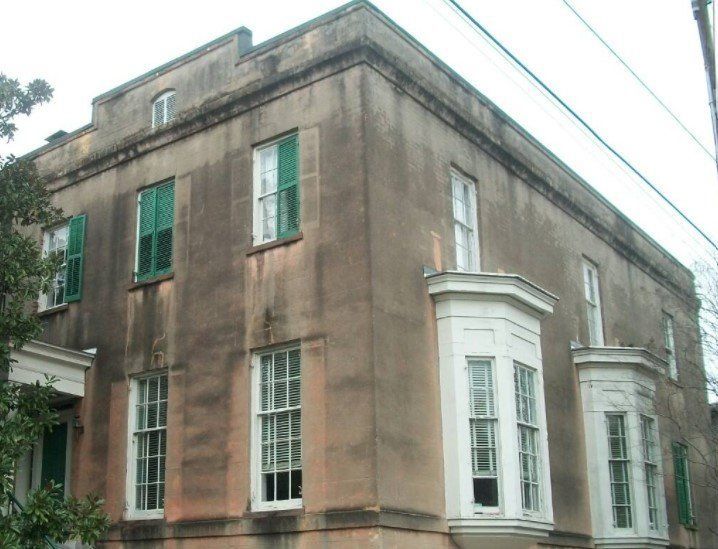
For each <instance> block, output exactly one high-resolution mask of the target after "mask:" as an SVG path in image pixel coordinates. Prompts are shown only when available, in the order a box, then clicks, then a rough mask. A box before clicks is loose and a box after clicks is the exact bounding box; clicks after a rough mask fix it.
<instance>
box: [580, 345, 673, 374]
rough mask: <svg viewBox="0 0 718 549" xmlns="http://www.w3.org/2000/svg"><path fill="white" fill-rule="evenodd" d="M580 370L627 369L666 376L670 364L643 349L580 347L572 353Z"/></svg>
mask: <svg viewBox="0 0 718 549" xmlns="http://www.w3.org/2000/svg"><path fill="white" fill-rule="evenodd" d="M571 354H572V356H573V363H574V364H575V365H576V366H577V367H578V368H595V367H598V368H617V367H618V368H621V367H623V368H627V369H634V370H639V371H642V372H644V373H649V374H651V375H653V376H664V375H666V368H667V366H668V364H667V363H666V361H665V360H663V359H661V358H659V357H657V356H656V355H654V354H653V353H651V352H650V351H648V350H646V349H644V348H642V347H579V348H578V349H573V350H572V351H571Z"/></svg>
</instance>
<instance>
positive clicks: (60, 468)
mask: <svg viewBox="0 0 718 549" xmlns="http://www.w3.org/2000/svg"><path fill="white" fill-rule="evenodd" d="M66 456H67V423H60V424H59V425H55V427H53V429H52V431H50V432H48V433H45V436H44V437H43V438H42V472H41V473H40V484H41V486H46V485H47V483H48V482H50V481H51V480H54V481H55V484H62V485H63V487H64V486H65V466H66V463H65V460H66Z"/></svg>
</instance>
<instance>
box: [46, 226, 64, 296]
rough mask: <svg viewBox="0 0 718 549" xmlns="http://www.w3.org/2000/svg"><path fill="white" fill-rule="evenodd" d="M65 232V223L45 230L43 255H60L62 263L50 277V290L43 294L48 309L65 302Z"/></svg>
mask: <svg viewBox="0 0 718 549" xmlns="http://www.w3.org/2000/svg"><path fill="white" fill-rule="evenodd" d="M67 233H68V224H67V223H65V224H63V225H60V226H59V227H55V228H54V229H50V230H48V231H45V243H44V248H45V255H50V254H58V255H60V256H61V257H62V264H61V265H60V268H59V269H58V271H57V273H56V274H55V277H54V278H53V279H52V286H51V288H50V291H49V292H48V293H47V294H46V295H45V303H44V307H43V308H46V309H50V308H51V307H57V306H58V305H62V304H63V303H65V274H66V272H67V256H66V252H67Z"/></svg>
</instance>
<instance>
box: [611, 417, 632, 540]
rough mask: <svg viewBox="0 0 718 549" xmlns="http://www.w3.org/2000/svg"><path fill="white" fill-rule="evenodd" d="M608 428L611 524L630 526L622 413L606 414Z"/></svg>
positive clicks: (629, 500) (626, 449)
mask: <svg viewBox="0 0 718 549" xmlns="http://www.w3.org/2000/svg"><path fill="white" fill-rule="evenodd" d="M606 425H607V428H608V469H609V473H610V478H611V504H612V507H613V526H614V527H616V528H631V527H632V526H633V517H632V511H631V489H630V480H629V477H628V470H629V465H630V461H629V459H628V445H627V444H626V425H625V417H624V416H623V414H606Z"/></svg>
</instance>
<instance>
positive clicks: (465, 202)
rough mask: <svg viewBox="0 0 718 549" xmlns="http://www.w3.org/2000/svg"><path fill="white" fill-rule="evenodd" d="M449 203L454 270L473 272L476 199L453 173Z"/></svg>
mask: <svg viewBox="0 0 718 549" xmlns="http://www.w3.org/2000/svg"><path fill="white" fill-rule="evenodd" d="M451 202H452V210H453V214H454V245H455V248H456V268H457V269H458V270H460V271H475V270H477V268H478V251H477V246H476V243H477V240H476V230H475V225H476V217H477V213H476V199H475V196H474V191H473V189H472V187H471V184H470V183H469V182H468V181H465V180H464V179H463V178H461V177H459V176H458V175H457V174H455V173H452V174H451Z"/></svg>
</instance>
